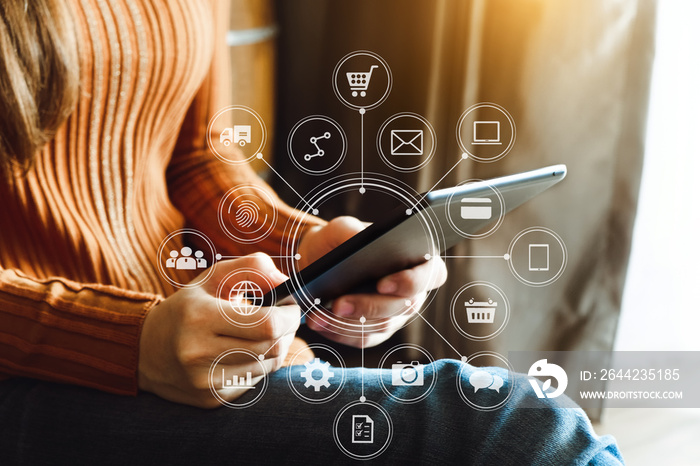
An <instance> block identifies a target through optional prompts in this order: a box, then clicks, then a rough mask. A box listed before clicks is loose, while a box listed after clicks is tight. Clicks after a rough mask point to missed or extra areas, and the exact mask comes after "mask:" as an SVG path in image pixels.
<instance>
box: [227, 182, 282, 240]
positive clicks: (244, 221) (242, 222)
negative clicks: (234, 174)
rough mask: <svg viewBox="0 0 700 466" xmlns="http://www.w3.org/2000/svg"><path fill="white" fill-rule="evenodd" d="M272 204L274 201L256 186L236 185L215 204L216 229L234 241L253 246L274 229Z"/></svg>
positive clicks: (273, 204)
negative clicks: (217, 219)
mask: <svg viewBox="0 0 700 466" xmlns="http://www.w3.org/2000/svg"><path fill="white" fill-rule="evenodd" d="M275 204H276V202H275V199H274V198H272V196H270V194H269V193H268V192H267V191H266V190H264V189H262V188H260V187H259V186H253V185H239V186H236V187H234V188H231V189H230V190H229V191H228V192H227V193H226V194H225V195H224V197H223V198H222V199H221V202H220V203H219V226H221V228H222V229H223V230H224V232H225V233H226V234H227V235H228V236H229V237H230V238H232V239H234V240H236V241H238V242H241V243H256V242H258V241H260V240H261V239H263V238H265V237H266V236H268V235H269V234H270V233H271V232H272V230H274V228H275V225H276V222H277V209H276V207H275Z"/></svg>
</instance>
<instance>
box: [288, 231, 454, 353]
mask: <svg viewBox="0 0 700 466" xmlns="http://www.w3.org/2000/svg"><path fill="white" fill-rule="evenodd" d="M367 225H368V224H366V223H363V222H361V221H359V220H358V219H356V218H355V217H337V218H335V219H333V220H331V221H330V222H328V223H327V224H326V225H324V226H317V227H312V228H311V229H310V230H309V231H308V232H306V234H305V235H304V236H303V237H302V239H301V241H300V243H299V249H298V252H299V254H300V255H301V259H300V261H299V266H300V269H301V268H303V267H305V266H307V265H308V264H310V263H311V262H313V261H315V260H316V259H318V258H319V257H321V256H323V255H324V254H326V253H327V252H328V251H330V250H332V249H334V248H335V247H337V246H339V245H340V244H341V243H343V242H344V241H346V240H347V239H349V238H350V237H352V236H354V235H355V234H357V233H358V232H360V231H361V230H363V229H364V228H366V227H367ZM446 278H447V268H446V267H445V263H444V262H443V261H442V259H441V258H439V257H434V258H432V259H430V260H429V261H427V262H424V263H422V264H420V265H417V266H415V267H413V268H410V269H406V270H402V271H400V272H396V273H393V274H391V275H388V276H386V277H384V278H382V279H380V280H379V281H378V282H377V289H376V293H372V294H348V295H345V296H341V297H339V298H337V299H335V300H334V301H333V305H332V308H331V311H332V313H333V314H334V315H335V316H337V317H340V318H342V319H332V323H331V319H328V318H324V317H323V316H320V315H311V314H309V315H308V316H307V321H306V322H307V325H308V326H309V328H311V329H313V330H315V331H316V332H318V333H320V334H322V335H323V336H324V337H326V338H328V339H330V340H333V341H337V342H339V343H344V344H347V345H350V346H355V347H368V346H374V345H377V344H379V343H381V342H383V341H385V340H386V339H388V338H389V337H390V336H391V335H393V334H394V332H396V331H397V330H398V329H400V328H401V327H403V326H404V325H405V324H406V322H407V321H408V320H409V319H410V318H411V316H412V315H413V314H414V313H415V312H417V311H418V310H419V309H420V307H421V305H422V304H423V302H424V301H425V298H426V295H427V292H428V291H430V290H432V289H434V288H437V287H439V286H440V285H442V284H443V283H445V280H446ZM407 300H410V301H411V306H410V307H409V306H407V303H406V301H407ZM361 317H364V318H365V319H366V320H367V324H368V325H366V326H365V328H367V329H368V330H366V331H365V332H364V338H361V333H360V332H359V331H358V330H357V324H358V323H359V321H360V318H361ZM343 321H350V322H353V323H352V324H351V325H348V326H347V327H348V328H347V329H345V328H343V324H342V322H343ZM353 329H354V330H353Z"/></svg>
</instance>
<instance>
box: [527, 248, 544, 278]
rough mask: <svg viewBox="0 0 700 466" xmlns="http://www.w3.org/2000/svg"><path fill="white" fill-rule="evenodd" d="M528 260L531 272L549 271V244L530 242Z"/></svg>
mask: <svg viewBox="0 0 700 466" xmlns="http://www.w3.org/2000/svg"><path fill="white" fill-rule="evenodd" d="M528 261H529V268H530V271H531V272H532V271H539V272H547V271H548V270H549V244H530V248H529V251H528Z"/></svg>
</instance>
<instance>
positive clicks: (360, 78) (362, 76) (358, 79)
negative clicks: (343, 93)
mask: <svg viewBox="0 0 700 466" xmlns="http://www.w3.org/2000/svg"><path fill="white" fill-rule="evenodd" d="M375 68H379V66H378V65H372V66H371V67H370V69H369V71H367V72H366V73H365V72H359V71H349V72H347V73H345V75H346V76H347V77H348V84H350V90H351V91H352V96H353V97H357V91H360V95H361V96H362V97H364V96H366V95H367V92H365V91H366V90H367V87H369V80H370V79H372V71H373V70H374V69H375Z"/></svg>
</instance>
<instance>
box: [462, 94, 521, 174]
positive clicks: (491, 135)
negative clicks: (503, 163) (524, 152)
mask: <svg viewBox="0 0 700 466" xmlns="http://www.w3.org/2000/svg"><path fill="white" fill-rule="evenodd" d="M515 137H516V129H515V120H514V119H513V117H512V116H511V115H510V113H508V111H507V110H506V109H505V108H503V107H501V106H500V105H497V104H494V103H491V102H482V103H478V104H474V105H472V106H471V107H469V108H468V109H467V110H465V111H464V113H462V116H461V117H460V119H459V122H458V123H457V142H458V144H459V147H460V148H461V149H462V153H463V154H465V155H466V156H467V157H469V158H471V159H472V160H475V161H477V162H482V163H491V162H496V161H498V160H501V159H502V158H503V157H505V156H506V155H508V153H509V152H510V150H511V149H512V148H513V146H514V145H515Z"/></svg>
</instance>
